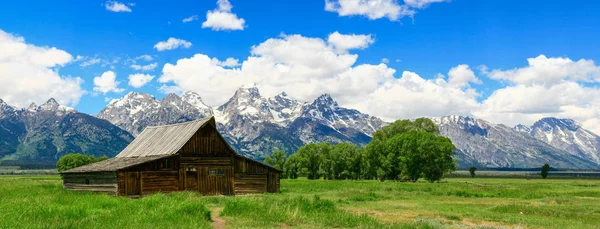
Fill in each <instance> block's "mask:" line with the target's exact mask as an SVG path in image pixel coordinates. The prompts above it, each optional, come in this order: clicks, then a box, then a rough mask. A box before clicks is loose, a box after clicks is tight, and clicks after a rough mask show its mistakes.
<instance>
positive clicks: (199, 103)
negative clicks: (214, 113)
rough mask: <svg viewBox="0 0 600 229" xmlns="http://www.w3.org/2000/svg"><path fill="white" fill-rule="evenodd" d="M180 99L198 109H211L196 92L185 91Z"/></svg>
mask: <svg viewBox="0 0 600 229" xmlns="http://www.w3.org/2000/svg"><path fill="white" fill-rule="evenodd" d="M181 98H182V99H183V100H184V101H186V102H188V103H189V104H192V105H193V106H194V107H196V108H198V109H202V110H206V109H207V110H211V107H210V106H208V105H206V104H205V103H204V101H203V100H202V97H201V96H200V95H199V94H198V93H196V92H193V91H186V92H184V93H183V94H182V95H181Z"/></svg>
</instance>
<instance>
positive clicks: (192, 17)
mask: <svg viewBox="0 0 600 229" xmlns="http://www.w3.org/2000/svg"><path fill="white" fill-rule="evenodd" d="M196 20H198V15H192V16H189V17H186V18H184V19H183V20H181V22H183V23H188V22H192V21H196Z"/></svg>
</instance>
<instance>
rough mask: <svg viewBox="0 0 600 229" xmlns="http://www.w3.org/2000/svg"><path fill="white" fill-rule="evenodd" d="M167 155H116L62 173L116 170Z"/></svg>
mask: <svg viewBox="0 0 600 229" xmlns="http://www.w3.org/2000/svg"><path fill="white" fill-rule="evenodd" d="M163 157H166V156H148V157H115V158H111V159H108V160H104V161H100V162H96V163H92V164H89V165H84V166H81V167H77V168H73V169H69V170H67V171H63V172H61V173H86V172H114V171H117V170H119V169H124V168H127V167H131V166H134V165H139V164H143V163H146V162H150V161H154V160H157V159H161V158H163Z"/></svg>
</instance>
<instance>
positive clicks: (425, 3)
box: [404, 0, 449, 8]
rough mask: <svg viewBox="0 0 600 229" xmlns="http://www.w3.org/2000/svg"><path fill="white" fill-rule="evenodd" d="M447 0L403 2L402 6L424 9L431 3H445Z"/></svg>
mask: <svg viewBox="0 0 600 229" xmlns="http://www.w3.org/2000/svg"><path fill="white" fill-rule="evenodd" d="M446 1H449V0H404V4H406V5H408V6H410V7H414V8H425V7H427V6H428V5H429V4H431V3H437V2H446Z"/></svg>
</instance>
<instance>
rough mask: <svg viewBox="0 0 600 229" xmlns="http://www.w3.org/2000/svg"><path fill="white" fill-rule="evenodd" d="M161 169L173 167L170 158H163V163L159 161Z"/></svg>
mask: <svg viewBox="0 0 600 229" xmlns="http://www.w3.org/2000/svg"><path fill="white" fill-rule="evenodd" d="M161 167H162V169H171V168H172V167H173V163H172V162H171V159H165V160H164V161H163V163H161Z"/></svg>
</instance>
